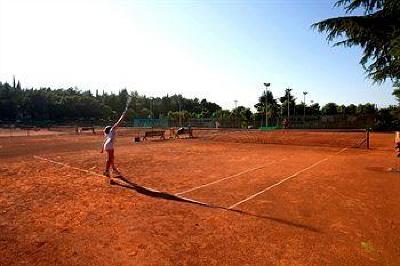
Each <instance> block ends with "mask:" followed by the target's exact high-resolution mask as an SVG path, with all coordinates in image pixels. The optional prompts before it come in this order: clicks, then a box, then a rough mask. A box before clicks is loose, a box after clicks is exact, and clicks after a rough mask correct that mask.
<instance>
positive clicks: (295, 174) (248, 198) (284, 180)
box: [228, 148, 348, 210]
mask: <svg viewBox="0 0 400 266" xmlns="http://www.w3.org/2000/svg"><path fill="white" fill-rule="evenodd" d="M347 149H348V148H343V149H341V150H340V151H338V152H336V153H334V154H332V155H330V156H328V157H326V158H324V159H322V160H319V161H318V162H315V163H313V164H311V165H310V166H308V167H306V168H304V169H302V170H299V171H297V172H295V173H294V174H292V175H290V176H288V177H285V178H284V179H282V180H280V181H279V182H277V183H275V184H272V185H270V186H268V187H266V188H264V189H263V190H261V191H259V192H257V193H254V194H252V195H250V196H248V197H246V198H244V199H243V200H240V201H238V202H236V203H234V204H232V205H231V206H229V207H228V209H229V210H232V209H233V208H235V207H237V206H239V205H240V204H242V203H245V202H246V201H249V200H251V199H253V198H255V197H257V196H258V195H261V194H263V193H264V192H266V191H268V190H271V189H272V188H274V187H276V186H279V185H281V184H282V183H284V182H286V181H288V180H290V179H292V178H295V177H296V176H298V175H299V174H301V173H303V172H305V171H307V170H309V169H311V168H314V167H315V166H317V165H319V164H321V163H323V162H325V161H327V160H329V159H330V158H332V157H334V156H336V155H338V154H340V153H342V152H344V151H346V150H347Z"/></svg>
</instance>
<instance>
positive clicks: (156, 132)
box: [143, 130, 165, 140]
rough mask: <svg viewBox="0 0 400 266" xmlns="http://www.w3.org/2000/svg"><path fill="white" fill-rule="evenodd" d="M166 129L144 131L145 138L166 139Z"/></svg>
mask: <svg viewBox="0 0 400 266" xmlns="http://www.w3.org/2000/svg"><path fill="white" fill-rule="evenodd" d="M164 135H165V130H152V131H146V132H144V137H143V140H146V139H147V138H151V137H160V139H165V136H164Z"/></svg>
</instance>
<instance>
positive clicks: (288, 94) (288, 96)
mask: <svg viewBox="0 0 400 266" xmlns="http://www.w3.org/2000/svg"><path fill="white" fill-rule="evenodd" d="M291 90H292V89H290V88H287V89H286V93H287V117H288V123H289V121H290V91H291Z"/></svg>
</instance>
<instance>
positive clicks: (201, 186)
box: [176, 158, 287, 195]
mask: <svg viewBox="0 0 400 266" xmlns="http://www.w3.org/2000/svg"><path fill="white" fill-rule="evenodd" d="M286 159H287V158H285V159H281V160H278V161H272V162H270V163H268V164H266V165H263V166H259V167H255V168H251V169H247V170H244V171H242V172H240V173H237V174H234V175H231V176H227V177H224V178H221V179H218V180H215V181H213V182H211V183H207V184H203V185H200V186H197V187H194V188H191V189H188V190H185V191H183V192H179V193H176V195H182V194H186V193H189V192H192V191H195V190H198V189H200V188H203V187H208V186H211V185H214V184H217V183H219V182H222V181H224V180H227V179H231V178H234V177H237V176H241V175H243V174H246V173H248V172H252V171H256V170H259V169H262V168H265V167H267V166H269V165H271V164H274V163H278V162H281V161H284V160H286Z"/></svg>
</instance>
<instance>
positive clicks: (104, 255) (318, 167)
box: [0, 130, 400, 265]
mask: <svg viewBox="0 0 400 266" xmlns="http://www.w3.org/2000/svg"><path fill="white" fill-rule="evenodd" d="M121 133H122V134H121V135H122V136H120V137H119V138H118V142H117V148H116V159H117V161H116V162H117V165H118V167H119V168H120V169H121V170H122V172H123V179H125V181H124V180H122V179H118V178H117V179H115V181H114V184H113V185H110V184H108V183H106V182H105V178H104V177H101V176H100V175H99V174H100V173H102V168H103V163H104V155H102V154H100V153H99V150H100V146H101V140H102V137H101V136H100V135H97V136H92V135H82V136H76V135H46V136H40V135H39V136H29V137H11V138H10V137H4V138H0V158H1V162H0V170H1V171H0V172H1V176H2V177H1V187H2V190H1V194H0V195H1V198H0V207H1V216H0V228H1V236H0V256H1V262H2V263H1V264H4V265H17V264H30V265H50V264H51V265H94V264H98V265H204V264H211V265H243V264H251V265H270V264H274V265H293V264H295V265H315V264H318V265H342V264H346V265H349V264H354V265H377V264H378V265H398V264H399V263H400V259H399V254H400V249H399V247H400V213H399V212H398V209H399V207H400V200H399V196H398V191H399V189H400V174H399V172H396V171H395V170H394V169H395V168H398V167H399V159H398V158H395V156H394V152H393V134H377V133H375V134H371V135H370V146H371V147H370V149H365V148H364V145H365V142H363V140H364V139H365V137H364V136H365V134H364V133H362V132H358V131H357V132H351V133H350V132H346V133H339V132H330V133H326V132H323V133H321V132H316V133H309V136H308V137H307V136H305V135H304V134H302V136H305V137H300V134H301V133H300V131H297V133H296V132H293V133H290V131H288V132H287V134H286V135H284V136H283V137H282V138H280V140H279V141H281V143H279V144H258V143H260V142H262V141H261V139H262V140H263V141H264V142H267V140H266V138H265V137H264V135H263V136H259V135H257V134H259V133H257V134H250V135H249V132H248V131H243V132H241V133H233V132H224V135H223V134H214V133H212V132H210V131H206V132H203V133H199V132H196V133H198V134H197V135H196V134H194V135H195V137H197V138H193V139H176V140H165V141H161V140H157V139H154V140H152V141H145V142H139V143H133V142H132V135H135V134H139V133H138V132H135V133H132V132H130V131H129V130H126V131H125V132H124V131H123V132H121ZM211 133H212V134H211ZM296 134H299V135H297V136H296ZM317 134H324V135H323V136H324V137H322V136H320V137H317ZM222 135H223V136H222ZM281 135H282V134H280V136H281ZM221 136H222V137H221ZM269 136H270V135H269ZM299 137H300V138H299ZM323 138H326V139H325V140H324V139H323ZM271 139H274V140H277V139H279V138H276V137H275V138H271ZM244 140H246V141H244ZM360 140H361V141H360ZM291 141H294V143H291ZM268 142H271V141H268ZM349 143H353V144H354V145H355V144H360V145H359V147H358V148H351V147H354V145H350V144H349ZM287 144H293V145H287ZM294 144H297V145H294ZM323 144H326V145H323ZM339 144H340V145H339ZM126 181H127V182H126Z"/></svg>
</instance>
